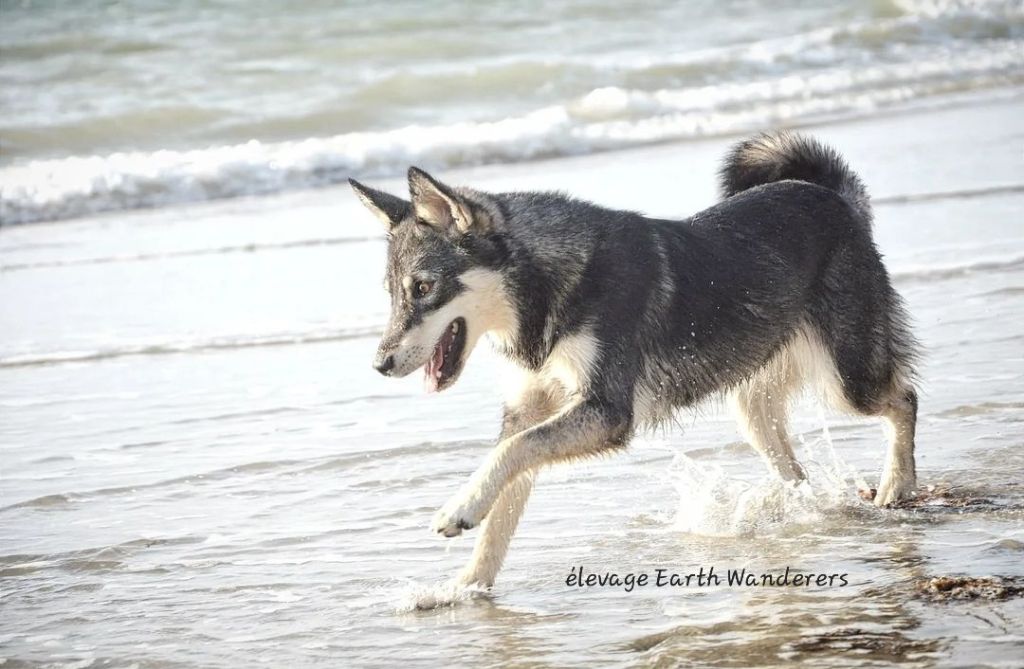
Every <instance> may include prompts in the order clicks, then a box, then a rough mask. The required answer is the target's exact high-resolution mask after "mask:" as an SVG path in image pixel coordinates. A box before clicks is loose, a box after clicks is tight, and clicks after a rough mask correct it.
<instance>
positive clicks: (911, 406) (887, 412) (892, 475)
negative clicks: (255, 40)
mask: <svg viewBox="0 0 1024 669" xmlns="http://www.w3.org/2000/svg"><path fill="white" fill-rule="evenodd" d="M882 417H883V418H884V419H885V424H886V433H887V434H888V437H889V451H888V453H887V455H886V458H885V464H884V465H883V466H882V478H881V479H880V480H879V483H878V491H877V492H876V493H875V504H876V505H878V506H887V505H889V504H894V503H896V502H899V501H900V500H904V499H908V498H909V497H911V496H912V495H913V494H914V491H915V489H916V488H917V472H916V470H915V467H914V433H915V432H916V429H917V393H916V392H914V391H913V390H904V391H903V392H902V393H898V394H897V396H896V397H895V398H894V399H892V400H890V401H889V402H888V403H887V404H886V406H885V408H884V409H883V410H882Z"/></svg>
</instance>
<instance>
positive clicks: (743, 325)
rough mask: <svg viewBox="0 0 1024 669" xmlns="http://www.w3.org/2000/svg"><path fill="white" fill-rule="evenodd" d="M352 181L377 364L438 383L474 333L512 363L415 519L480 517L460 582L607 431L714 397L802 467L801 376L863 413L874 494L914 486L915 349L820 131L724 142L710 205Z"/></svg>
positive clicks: (617, 433)
mask: <svg viewBox="0 0 1024 669" xmlns="http://www.w3.org/2000/svg"><path fill="white" fill-rule="evenodd" d="M351 185H352V187H353V189H354V190H355V192H356V194H357V195H358V196H359V198H360V199H361V200H362V202H363V204H365V205H366V207H367V208H369V210H370V211H371V212H372V213H373V214H375V215H376V217H377V218H379V219H380V220H381V221H382V222H383V224H384V227H385V229H386V232H387V240H388V260H387V275H386V279H385V284H386V288H387V289H388V291H389V293H390V298H391V317H390V322H389V323H388V325H387V328H386V330H385V332H384V335H383V338H382V339H381V341H380V346H379V348H378V350H377V356H376V359H375V361H374V367H375V368H376V369H377V371H379V372H380V373H381V374H384V375H387V376H394V377H402V376H406V375H407V374H410V373H412V372H413V371H414V370H416V369H417V368H420V367H422V368H423V369H424V371H425V382H426V386H427V390H428V391H441V390H445V389H446V388H449V387H450V386H451V385H452V384H454V383H455V382H456V380H458V378H459V374H460V373H461V372H462V370H463V368H464V366H465V365H466V361H467V359H468V358H469V355H470V353H471V352H472V351H473V348H474V347H475V346H476V344H477V342H479V340H480V338H481V337H482V336H483V335H484V334H487V335H489V338H490V340H491V342H492V344H493V345H494V347H495V348H496V349H497V350H498V351H499V352H500V353H501V354H503V355H504V356H505V357H506V358H508V360H510V361H511V362H512V363H513V367H514V368H515V369H516V370H517V371H518V372H519V373H520V375H521V383H519V384H518V390H517V391H516V392H515V393H514V394H513V395H512V396H510V397H508V398H507V401H506V404H505V408H504V420H503V425H502V428H501V435H500V437H499V438H498V443H497V445H496V447H495V448H494V449H493V450H492V451H491V452H490V454H489V455H488V456H487V458H486V460H485V461H484V463H483V464H482V465H481V466H480V468H479V469H477V470H476V472H475V473H474V474H473V475H472V476H471V477H470V479H469V481H468V482H467V483H466V484H465V485H464V486H463V487H462V488H461V490H460V491H459V492H458V493H457V494H456V495H455V496H454V497H452V498H451V499H450V500H449V501H448V503H447V504H445V505H444V506H443V507H442V508H441V510H440V511H438V513H437V515H436V516H435V517H434V520H433V529H434V530H435V531H436V532H438V533H440V534H443V535H444V536H446V537H454V536H456V535H458V534H460V533H461V532H462V531H463V530H469V529H472V528H474V527H477V526H480V534H479V537H478V538H477V542H476V545H475V548H474V551H473V557H472V559H471V561H470V563H469V564H468V565H467V566H466V567H465V569H464V570H463V571H462V572H461V573H460V575H459V576H458V578H457V581H458V582H461V583H463V584H477V585H479V586H483V587H490V586H491V585H492V584H493V583H494V579H495V576H496V575H497V572H498V570H499V569H500V568H501V564H502V562H503V561H504V558H505V555H506V553H507V550H508V544H509V541H510V540H511V537H512V534H513V532H514V531H515V528H516V525H517V523H518V522H519V518H520V515H521V514H522V512H523V508H524V506H525V504H526V500H527V497H528V496H529V494H530V491H531V489H532V486H533V480H534V475H535V473H536V472H537V471H538V470H539V469H541V468H542V467H544V466H545V465H550V464H553V463H556V462H565V461H572V460H576V459H580V458H585V457H588V456H592V455H597V454H603V453H608V452H609V451H614V450H616V449H622V448H625V447H626V445H627V444H628V443H629V441H630V438H631V437H632V435H633V434H634V432H636V431H637V430H639V429H642V428H645V427H649V426H654V425H657V424H659V423H661V422H663V421H665V420H666V419H669V418H670V417H671V416H672V414H673V411H674V410H676V409H677V408H679V407H687V406H691V405H694V404H696V403H698V402H700V401H702V400H704V399H706V398H709V397H711V396H713V395H716V394H724V395H728V396H729V398H730V399H731V402H732V404H733V406H734V407H735V410H736V415H737V417H738V419H739V424H740V427H741V429H742V432H743V433H744V435H745V436H746V438H747V440H748V441H749V442H750V444H751V445H752V446H753V447H754V448H755V449H756V450H757V451H758V452H759V453H760V454H761V455H762V456H763V457H764V460H765V461H766V463H767V465H768V467H769V468H770V469H771V470H772V471H773V472H774V473H775V474H776V475H777V476H779V477H781V478H782V479H783V480H785V481H792V482H799V481H801V480H803V479H804V471H803V469H802V468H801V466H800V464H799V463H798V462H797V461H796V459H795V457H794V455H793V449H792V446H791V445H790V440H789V437H788V436H787V434H786V418H787V412H788V405H789V400H790V398H791V397H792V396H794V395H795V394H796V393H797V392H798V391H800V390H801V389H802V388H804V387H808V386H810V387H813V388H816V389H817V390H818V391H819V392H820V394H821V395H822V397H823V399H824V400H825V401H826V402H827V403H828V404H829V405H830V406H832V407H834V408H837V409H840V410H843V411H846V412H850V413H854V414H860V415H864V416H878V417H880V418H882V419H883V420H884V421H885V422H886V424H887V427H888V431H889V433H890V444H889V449H888V455H887V458H886V461H885V466H884V468H883V471H882V476H881V480H880V482H879V484H878V488H877V493H876V494H875V497H874V503H875V504H876V505H878V506H888V505H892V504H895V503H897V502H900V501H902V500H905V499H907V498H909V497H911V496H912V495H913V494H914V491H915V488H916V476H915V469H914V431H915V425H916V420H917V395H916V392H915V390H914V385H913V380H914V363H915V359H916V348H917V346H916V343H915V341H914V338H913V335H912V334H911V332H910V329H909V326H908V322H907V314H906V312H905V310H904V308H903V306H902V301H901V299H900V297H899V295H898V294H897V293H896V292H895V290H894V289H893V287H892V284H891V283H890V280H889V276H888V273H887V272H886V269H885V266H884V265H883V264H882V259H881V257H880V255H879V253H878V249H877V248H876V247H875V244H874V241H873V240H872V231H871V227H872V214H871V207H870V204H869V200H868V195H867V192H866V191H865V188H864V186H863V184H862V183H861V181H860V179H859V178H858V177H857V176H856V175H855V174H854V173H853V172H852V171H851V170H850V169H849V167H848V166H847V165H846V163H845V161H844V160H843V159H842V158H841V157H840V155H839V154H838V153H837V152H836V151H834V150H833V149H831V148H830V147H827V146H825V145H823V144H821V143H819V142H817V141H815V140H813V139H811V138H807V137H802V136H799V135H796V134H791V133H788V132H779V133H774V134H763V135H760V136H757V137H754V138H752V139H749V140H747V141H743V142H741V143H739V144H737V145H736V146H735V147H734V148H733V149H732V150H731V151H730V153H729V154H728V156H727V157H726V160H725V163H724V165H723V167H722V169H721V189H722V195H723V199H722V201H721V202H719V203H718V204H716V205H715V206H713V207H711V208H709V209H705V210H704V211H702V212H700V213H698V214H696V215H694V216H692V217H690V218H688V219H686V220H682V221H673V220H662V219H653V218H647V217H645V216H643V215H641V214H638V213H635V212H631V211H615V210H611V209H606V208H604V207H600V206H597V205H595V204H592V203H590V202H585V201H582V200H578V199H575V198H572V197H568V196H566V195H564V194H560V193H542V192H513V193H485V192H482V191H478V190H472V189H469V188H461V187H453V186H449V185H446V184H443V183H441V182H440V181H438V180H437V179H435V178H433V177H432V176H430V175H429V174H427V173H426V172H424V171H422V170H420V169H417V168H415V167H412V168H410V169H409V199H408V200H405V199H403V198H399V197H396V196H394V195H391V194H388V193H384V192H381V191H378V190H374V189H372V188H368V187H366V186H364V185H362V184H360V183H358V182H356V181H354V180H353V181H351Z"/></svg>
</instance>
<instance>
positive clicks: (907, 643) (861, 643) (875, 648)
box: [790, 627, 939, 659]
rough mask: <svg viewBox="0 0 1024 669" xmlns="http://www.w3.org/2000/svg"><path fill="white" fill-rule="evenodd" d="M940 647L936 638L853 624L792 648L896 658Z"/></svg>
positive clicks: (795, 644) (813, 651) (808, 651)
mask: <svg viewBox="0 0 1024 669" xmlns="http://www.w3.org/2000/svg"><path fill="white" fill-rule="evenodd" d="M938 646H939V644H938V642H937V641H935V640H928V641H921V640H915V639H911V638H908V637H907V636H904V635H903V634H901V633H899V632H871V631H868V630H863V629H860V628H857V627H853V628H846V629H840V630H836V631H834V632H827V633H825V634H817V635H814V636H810V637H808V638H805V639H801V640H799V641H796V642H793V643H792V644H791V645H790V648H791V649H792V650H793V651H794V652H795V653H798V654H808V653H820V652H823V651H827V652H836V651H839V652H842V653H851V652H852V653H855V654H858V655H862V656H864V655H866V656H868V657H873V658H875V659H893V658H903V657H906V656H907V655H908V654H910V653H931V652H935V651H936V650H938Z"/></svg>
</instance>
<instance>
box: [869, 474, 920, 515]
mask: <svg viewBox="0 0 1024 669" xmlns="http://www.w3.org/2000/svg"><path fill="white" fill-rule="evenodd" d="M916 489H917V481H916V480H915V478H914V477H913V476H910V477H906V478H903V479H897V480H892V479H886V480H883V481H882V482H881V483H879V484H878V492H877V493H876V494H875V499H874V500H873V501H874V503H875V506H877V507H880V508H881V507H887V506H896V505H898V504H899V503H900V502H905V501H907V500H908V499H910V498H912V497H913V496H914V491H915V490H916Z"/></svg>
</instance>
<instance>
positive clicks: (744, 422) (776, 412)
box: [731, 345, 805, 481]
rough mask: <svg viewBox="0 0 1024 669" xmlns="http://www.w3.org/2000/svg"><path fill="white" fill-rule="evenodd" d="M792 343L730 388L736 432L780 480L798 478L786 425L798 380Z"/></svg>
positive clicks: (801, 472) (801, 476)
mask: <svg viewBox="0 0 1024 669" xmlns="http://www.w3.org/2000/svg"><path fill="white" fill-rule="evenodd" d="M791 349H792V345H791V346H789V347H786V348H784V349H782V350H780V351H779V352H778V353H777V354H776V355H775V356H774V357H773V358H772V359H771V360H770V361H769V362H768V363H767V364H766V365H765V366H764V367H762V368H761V369H760V370H758V371H757V372H756V373H755V374H754V375H753V376H752V377H750V378H749V379H747V380H746V381H744V382H743V383H742V384H740V385H739V386H738V387H737V388H735V389H734V390H733V391H732V394H731V400H732V405H733V410H734V412H735V414H736V418H737V421H738V422H739V427H740V431H741V432H742V433H743V436H744V437H745V438H746V439H747V441H748V442H749V443H750V445H751V446H753V447H754V449H755V450H757V452H758V453H760V454H761V456H762V457H763V458H764V460H765V462H766V463H767V464H768V467H769V468H770V469H771V470H772V471H773V472H775V474H776V475H778V477H779V478H781V479H782V480H783V481H802V480H804V478H805V475H804V470H803V469H802V468H801V467H800V464H799V463H798V462H797V461H796V456H795V455H794V454H793V447H792V445H791V444H790V442H789V435H788V434H787V432H786V424H787V419H788V415H789V400H790V395H791V394H792V392H793V391H794V390H795V389H796V386H797V385H798V383H799V380H800V378H799V369H798V367H797V365H796V361H795V360H794V358H793V353H792V350H791Z"/></svg>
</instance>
